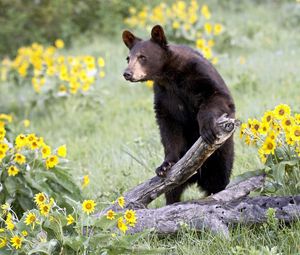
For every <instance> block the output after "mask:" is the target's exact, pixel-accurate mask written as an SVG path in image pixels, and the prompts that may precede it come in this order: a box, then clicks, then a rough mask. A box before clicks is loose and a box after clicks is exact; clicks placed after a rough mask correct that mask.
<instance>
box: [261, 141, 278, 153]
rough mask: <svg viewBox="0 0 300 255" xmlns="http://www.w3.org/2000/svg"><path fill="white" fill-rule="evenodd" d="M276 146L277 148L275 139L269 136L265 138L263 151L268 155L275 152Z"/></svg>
mask: <svg viewBox="0 0 300 255" xmlns="http://www.w3.org/2000/svg"><path fill="white" fill-rule="evenodd" d="M275 148H276V143H275V140H273V139H271V138H269V137H267V139H266V140H265V142H264V144H263V146H262V150H263V152H264V153H265V154H267V155H268V154H274V152H275Z"/></svg>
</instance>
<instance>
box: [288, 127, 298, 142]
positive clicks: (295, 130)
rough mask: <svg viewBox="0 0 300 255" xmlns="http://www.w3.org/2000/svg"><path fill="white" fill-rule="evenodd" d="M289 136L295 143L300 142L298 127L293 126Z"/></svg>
mask: <svg viewBox="0 0 300 255" xmlns="http://www.w3.org/2000/svg"><path fill="white" fill-rule="evenodd" d="M290 135H291V137H292V139H293V140H294V141H296V142H298V141H300V125H295V126H293V127H292V128H291V132H290Z"/></svg>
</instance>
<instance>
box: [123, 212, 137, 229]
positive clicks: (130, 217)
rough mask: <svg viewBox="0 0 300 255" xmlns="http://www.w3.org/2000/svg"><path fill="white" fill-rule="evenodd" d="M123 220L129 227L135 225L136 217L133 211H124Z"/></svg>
mask: <svg viewBox="0 0 300 255" xmlns="http://www.w3.org/2000/svg"><path fill="white" fill-rule="evenodd" d="M124 218H125V220H126V222H127V224H129V225H130V226H132V227H133V226H134V225H135V224H136V216H135V211H133V210H126V212H125V214H124Z"/></svg>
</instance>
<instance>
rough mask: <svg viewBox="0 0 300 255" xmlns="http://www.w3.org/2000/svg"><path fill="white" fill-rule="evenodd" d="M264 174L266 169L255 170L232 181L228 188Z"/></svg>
mask: <svg viewBox="0 0 300 255" xmlns="http://www.w3.org/2000/svg"><path fill="white" fill-rule="evenodd" d="M264 173H265V169H258V170H254V171H248V172H245V173H243V174H241V175H238V176H236V177H235V178H234V179H233V180H232V181H230V183H229V184H228V186H227V188H230V187H232V186H234V185H236V184H238V183H240V182H242V181H245V180H247V179H249V178H250V177H253V176H257V175H262V174H264Z"/></svg>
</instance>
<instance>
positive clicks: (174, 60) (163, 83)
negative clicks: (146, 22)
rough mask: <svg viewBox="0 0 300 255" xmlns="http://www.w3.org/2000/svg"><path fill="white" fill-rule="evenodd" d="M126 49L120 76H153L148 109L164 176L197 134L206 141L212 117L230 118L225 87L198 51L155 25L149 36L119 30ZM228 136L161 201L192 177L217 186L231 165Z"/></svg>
mask: <svg viewBox="0 0 300 255" xmlns="http://www.w3.org/2000/svg"><path fill="white" fill-rule="evenodd" d="M122 37H123V41H124V43H125V45H126V46H127V47H128V48H129V50H130V52H129V56H128V57H127V62H128V67H127V68H126V70H125V71H124V74H123V75H124V78H125V79H126V80H128V81H131V82H139V81H147V80H153V81H154V110H155V114H156V120H157V123H158V126H159V129H160V135H161V141H162V144H163V147H164V152H165V159H164V162H163V163H162V164H161V166H159V167H158V168H157V169H156V173H157V175H158V176H161V177H164V176H165V174H166V172H167V171H168V170H169V169H170V168H171V166H172V165H174V164H175V163H176V162H177V161H178V160H179V159H180V158H181V157H182V156H183V155H184V154H185V153H186V152H187V150H188V149H189V148H190V147H191V146H192V145H193V144H194V142H195V141H196V140H197V139H198V138H199V136H201V137H202V138H203V140H204V141H205V142H206V143H208V144H211V143H213V142H214V140H215V139H216V136H217V134H218V129H217V126H216V119H217V118H218V117H220V116H221V115H223V114H224V113H226V114H227V115H228V116H229V117H234V113H235V106H234V102H233V99H232V97H231V95H230V92H229V90H228V88H227V86H226V84H225V82H224V81H223V79H222V77H221V76H220V74H219V73H218V72H217V71H216V69H215V68H214V67H213V66H212V65H211V64H210V62H209V61H208V60H206V59H205V58H204V57H203V56H202V55H201V54H200V53H199V52H198V51H195V50H193V49H192V48H190V47H187V46H182V45H171V44H168V42H167V39H166V36H165V33H164V31H163V29H162V27H161V26H159V25H156V26H154V27H153V28H152V31H151V38H150V39H149V40H141V39H140V38H138V37H136V36H134V35H133V34H132V33H131V32H129V31H124V32H123V35H122ZM233 154H234V150H233V138H232V137H231V138H230V139H228V140H227V141H226V143H225V144H224V145H222V146H221V147H220V148H219V149H218V150H216V151H215V152H214V153H213V154H212V155H211V156H210V157H209V158H208V159H207V160H206V162H205V163H204V164H203V165H202V167H201V171H200V169H199V170H198V172H197V173H196V174H195V175H194V176H192V177H191V178H190V179H189V180H188V181H187V182H186V183H184V184H182V185H181V186H178V187H176V188H175V189H173V190H171V191H170V192H168V193H166V202H167V204H172V203H175V202H179V201H180V196H181V194H182V192H183V190H184V189H185V188H186V187H187V185H189V184H191V183H195V182H197V183H198V185H199V186H200V187H201V188H202V189H204V190H205V191H206V192H207V193H208V194H212V193H216V192H218V191H221V190H223V189H224V188H225V187H226V185H227V184H228V182H229V178H230V174H231V169H232V165H233Z"/></svg>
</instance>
